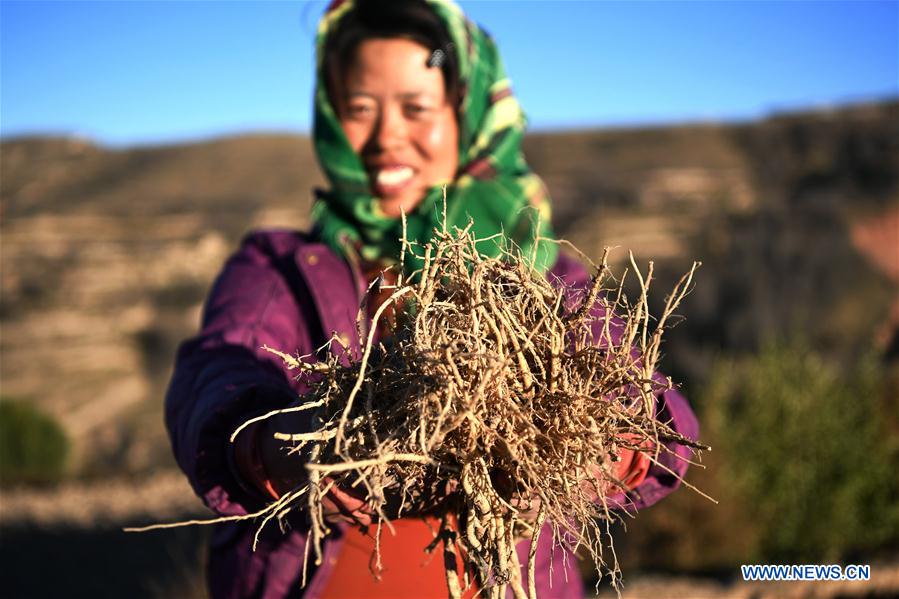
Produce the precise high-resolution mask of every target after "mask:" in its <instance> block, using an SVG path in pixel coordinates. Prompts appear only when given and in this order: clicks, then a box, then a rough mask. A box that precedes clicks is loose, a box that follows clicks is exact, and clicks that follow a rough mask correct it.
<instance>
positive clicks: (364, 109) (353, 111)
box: [347, 104, 372, 118]
mask: <svg viewBox="0 0 899 599" xmlns="http://www.w3.org/2000/svg"><path fill="white" fill-rule="evenodd" d="M371 112H372V110H371V107H370V106H364V105H361V104H357V105H355V106H348V107H347V114H348V115H350V116H351V117H353V118H361V117H366V116H368V115H369V114H371Z"/></svg>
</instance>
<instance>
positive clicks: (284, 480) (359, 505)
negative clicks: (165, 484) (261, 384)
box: [234, 412, 374, 526]
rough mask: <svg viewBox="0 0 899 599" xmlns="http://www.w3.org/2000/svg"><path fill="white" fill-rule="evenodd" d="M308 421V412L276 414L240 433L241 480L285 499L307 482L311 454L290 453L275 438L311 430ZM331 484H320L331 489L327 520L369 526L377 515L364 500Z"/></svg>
mask: <svg viewBox="0 0 899 599" xmlns="http://www.w3.org/2000/svg"><path fill="white" fill-rule="evenodd" d="M309 418H310V415H309V414H308V413H306V412H288V413H284V414H277V415H275V416H272V417H271V418H268V419H266V420H263V421H260V422H256V423H254V424H252V425H250V426H248V427H247V428H246V429H244V430H243V431H241V432H240V434H238V436H237V438H236V439H235V448H234V458H235V463H236V465H237V469H238V472H239V474H240V476H241V478H242V479H243V480H244V481H245V482H246V483H249V484H250V485H251V486H253V487H254V488H255V489H257V490H258V491H259V492H261V493H263V494H265V495H266V496H268V497H271V498H272V499H278V498H280V497H283V496H284V495H285V494H287V493H289V492H290V491H292V490H294V489H296V488H297V487H298V486H300V485H301V484H303V483H304V482H306V480H307V476H308V474H307V472H306V468H305V464H306V459H307V457H308V454H306V453H305V452H299V453H298V452H292V451H290V448H289V446H287V445H286V443H285V441H283V440H281V439H277V438H275V433H285V432H294V431H308V430H310V422H309ZM331 482H332V481H331V479H330V478H325V479H323V480H322V482H321V484H322V486H323V487H326V486H330V488H329V489H328V491H327V493H326V494H325V496H324V497H323V499H322V509H323V510H324V516H325V520H327V521H328V522H331V523H334V524H336V523H339V522H346V523H349V524H355V525H358V526H369V525H370V524H371V523H372V520H373V516H374V513H373V511H372V510H371V508H370V506H369V505H368V503H367V502H366V500H365V498H364V497H359V496H358V495H357V494H355V493H353V492H352V490H348V489H342V488H340V487H338V486H337V485H333V484H331Z"/></svg>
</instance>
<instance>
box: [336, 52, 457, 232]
mask: <svg viewBox="0 0 899 599" xmlns="http://www.w3.org/2000/svg"><path fill="white" fill-rule="evenodd" d="M429 58H430V52H429V51H428V49H427V48H425V47H424V46H422V45H421V44H418V43H417V42H414V41H411V40H407V39H402V38H389V39H370V40H366V41H363V42H362V43H360V44H359V47H358V49H357V52H356V57H355V60H354V61H353V63H352V65H350V67H349V69H348V70H347V73H346V75H345V78H344V81H343V89H342V90H341V91H342V93H341V97H340V98H338V102H337V103H338V106H337V112H338V116H339V118H340V123H341V125H342V126H343V130H344V131H345V132H346V136H347V137H348V138H349V140H350V145H351V146H352V147H353V150H355V151H356V153H358V154H359V156H360V157H361V158H362V162H363V164H364V165H365V169H366V171H367V172H368V178H369V181H370V183H371V191H372V194H373V195H374V196H375V197H377V198H379V199H380V206H381V209H382V211H383V212H384V213H385V214H387V215H388V216H393V217H396V216H399V215H400V209H402V210H404V211H405V212H406V213H409V212H411V211H412V210H413V209H414V208H415V207H416V206H417V205H418V204H419V202H421V201H422V199H423V198H424V195H425V193H426V191H427V190H428V188H430V187H431V186H433V185H436V184H439V183H444V182H448V181H451V180H452V179H453V177H454V175H455V173H456V168H457V166H458V163H459V155H458V140H459V127H458V124H457V123H456V114H455V110H454V109H453V107H452V105H451V103H450V102H448V101H447V98H446V92H445V89H444V82H443V72H442V71H441V70H440V68H438V67H428V66H427V61H428V59H429Z"/></svg>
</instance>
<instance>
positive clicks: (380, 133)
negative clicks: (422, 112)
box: [372, 108, 407, 150]
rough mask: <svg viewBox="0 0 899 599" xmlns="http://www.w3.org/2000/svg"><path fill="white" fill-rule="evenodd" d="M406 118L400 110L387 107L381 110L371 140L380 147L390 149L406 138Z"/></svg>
mask: <svg viewBox="0 0 899 599" xmlns="http://www.w3.org/2000/svg"><path fill="white" fill-rule="evenodd" d="M406 135H407V129H406V120H405V119H404V118H403V114H402V112H401V111H400V110H397V109H395V108H387V109H385V110H384V111H382V112H381V115H380V118H379V119H378V122H377V124H376V125H375V130H374V131H373V134H372V141H373V142H374V143H375V144H376V145H377V146H378V148H380V149H385V150H386V149H390V148H394V147H396V146H398V145H401V144H402V143H403V141H404V140H405V139H406Z"/></svg>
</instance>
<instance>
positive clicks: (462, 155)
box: [312, 0, 558, 272]
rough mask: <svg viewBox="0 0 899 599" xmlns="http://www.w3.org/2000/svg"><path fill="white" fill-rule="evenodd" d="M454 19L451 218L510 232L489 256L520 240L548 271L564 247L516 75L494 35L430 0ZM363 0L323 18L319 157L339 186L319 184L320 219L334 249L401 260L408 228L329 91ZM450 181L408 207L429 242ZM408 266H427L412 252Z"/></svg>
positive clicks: (316, 212) (457, 223)
mask: <svg viewBox="0 0 899 599" xmlns="http://www.w3.org/2000/svg"><path fill="white" fill-rule="evenodd" d="M427 2H428V5H429V6H430V8H431V9H432V10H433V11H434V13H435V14H436V15H437V16H438V17H439V18H440V20H441V21H442V22H443V23H444V25H445V27H446V29H447V31H448V33H449V35H450V37H451V39H452V42H453V46H454V48H453V49H452V51H455V52H456V54H457V63H458V68H459V78H460V82H459V83H460V89H462V90H463V91H462V94H463V97H462V101H461V104H460V109H459V114H458V122H459V169H458V171H457V173H456V176H455V179H454V180H453V181H451V182H450V183H449V184H448V186H447V189H446V221H447V222H446V226H447V227H448V228H449V229H450V230H452V228H453V227H460V228H465V227H466V226H467V225H468V224H469V221H471V222H473V223H474V224H473V227H472V231H473V233H474V234H475V236H476V237H477V238H478V239H484V238H487V237H490V236H493V235H495V234H497V233H503V234H504V235H503V236H502V237H498V238H494V239H492V240H490V241H485V242H482V243H480V244H479V246H478V251H480V252H481V253H483V254H484V255H486V256H497V255H499V253H500V251H501V249H502V248H504V249H509V247H510V244H509V242H512V244H514V245H515V246H517V247H518V248H520V249H521V254H522V256H523V257H525V258H526V259H528V260H530V259H531V257H534V258H535V259H534V260H533V266H534V267H535V268H537V269H538V270H540V271H541V272H545V271H546V270H547V269H549V268H551V267H552V265H553V264H554V263H555V261H556V257H557V255H558V246H557V244H555V243H552V242H551V241H543V240H542V239H554V235H553V233H552V230H551V228H550V207H549V206H550V204H549V194H548V193H547V190H546V187H545V185H544V184H543V181H542V180H541V179H540V178H539V177H538V176H537V175H536V174H534V173H533V172H531V170H530V168H529V167H528V165H527V163H526V162H525V160H524V156H523V154H522V151H521V141H522V138H523V136H524V129H525V126H526V118H525V115H524V113H523V112H522V110H521V106H520V105H519V104H518V101H517V100H516V99H515V97H514V96H513V95H512V89H511V87H510V82H509V80H508V79H507V78H506V74H505V69H504V68H503V65H502V62H501V60H500V56H499V53H498V51H497V48H496V45H495V43H494V41H493V39H492V38H491V37H490V36H489V34H488V33H487V32H486V31H484V30H483V29H481V28H480V27H478V26H477V25H476V24H474V23H472V22H471V21H469V20H468V19H467V18H466V17H465V15H464V14H463V13H462V11H461V9H460V8H459V7H458V6H456V5H455V4H454V3H453V2H452V1H450V0H427ZM353 5H354V2H353V1H352V0H344V1H343V2H339V3H338V2H335V3H333V4H332V6H331V9H330V10H329V11H328V12H327V13H326V14H325V15H324V17H323V18H322V20H321V23H320V24H319V29H318V34H317V37H316V51H317V85H316V91H315V122H314V141H315V150H316V153H317V155H318V160H319V163H320V165H321V167H322V169H323V170H324V172H325V175H326V176H327V178H328V180H329V182H330V184H331V189H329V190H317V201H316V203H315V205H314V206H313V212H312V214H313V218H314V220H315V221H316V228H317V230H318V233H319V235H320V236H321V238H322V239H323V241H325V243H327V244H328V245H329V246H330V247H331V248H333V249H334V250H335V251H337V252H339V253H345V252H346V247H347V244H348V243H349V244H352V245H353V246H355V247H356V248H357V250H358V251H359V253H360V255H361V257H362V258H363V259H365V260H368V261H381V262H396V261H397V260H398V258H399V255H400V251H401V243H400V239H401V237H402V234H403V227H402V222H401V219H399V218H391V217H388V216H386V215H384V214H383V212H381V210H380V208H379V206H378V202H377V198H375V197H373V196H372V195H371V191H370V187H369V180H368V174H367V173H366V171H365V168H364V166H363V163H362V160H361V158H360V157H359V155H358V154H357V153H356V152H355V151H353V149H352V148H351V147H350V144H349V141H348V140H347V138H346V135H345V134H344V132H343V128H342V127H341V125H340V122H339V120H338V118H337V114H336V111H335V109H334V107H333V106H332V105H331V102H330V100H329V98H328V92H327V87H326V85H325V81H326V77H327V74H326V72H325V67H324V65H325V60H324V51H325V47H326V40H327V38H328V35H329V34H331V33H332V32H333V31H334V30H335V28H336V27H337V24H338V23H339V22H340V20H341V18H342V17H344V16H345V15H346V14H347V12H348V11H350V10H352V8H353ZM443 209H444V206H443V188H442V186H440V185H436V186H434V187H432V188H431V189H430V190H429V191H428V192H427V195H426V196H425V198H424V200H423V201H422V202H421V203H420V204H419V205H418V206H417V207H416V208H415V209H414V210H413V211H412V212H411V213H410V214H408V215H407V217H406V220H407V230H406V234H407V237H408V239H409V241H411V242H418V243H426V242H427V241H428V240H429V239H430V238H431V235H432V232H433V230H434V229H435V228H439V227H441V226H442V225H443V222H442V221H443V212H444V210H443ZM406 266H407V269H408V270H414V269H415V268H418V267H420V264H419V263H418V261H417V260H415V259H414V258H412V257H410V256H408V255H407V256H406Z"/></svg>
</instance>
